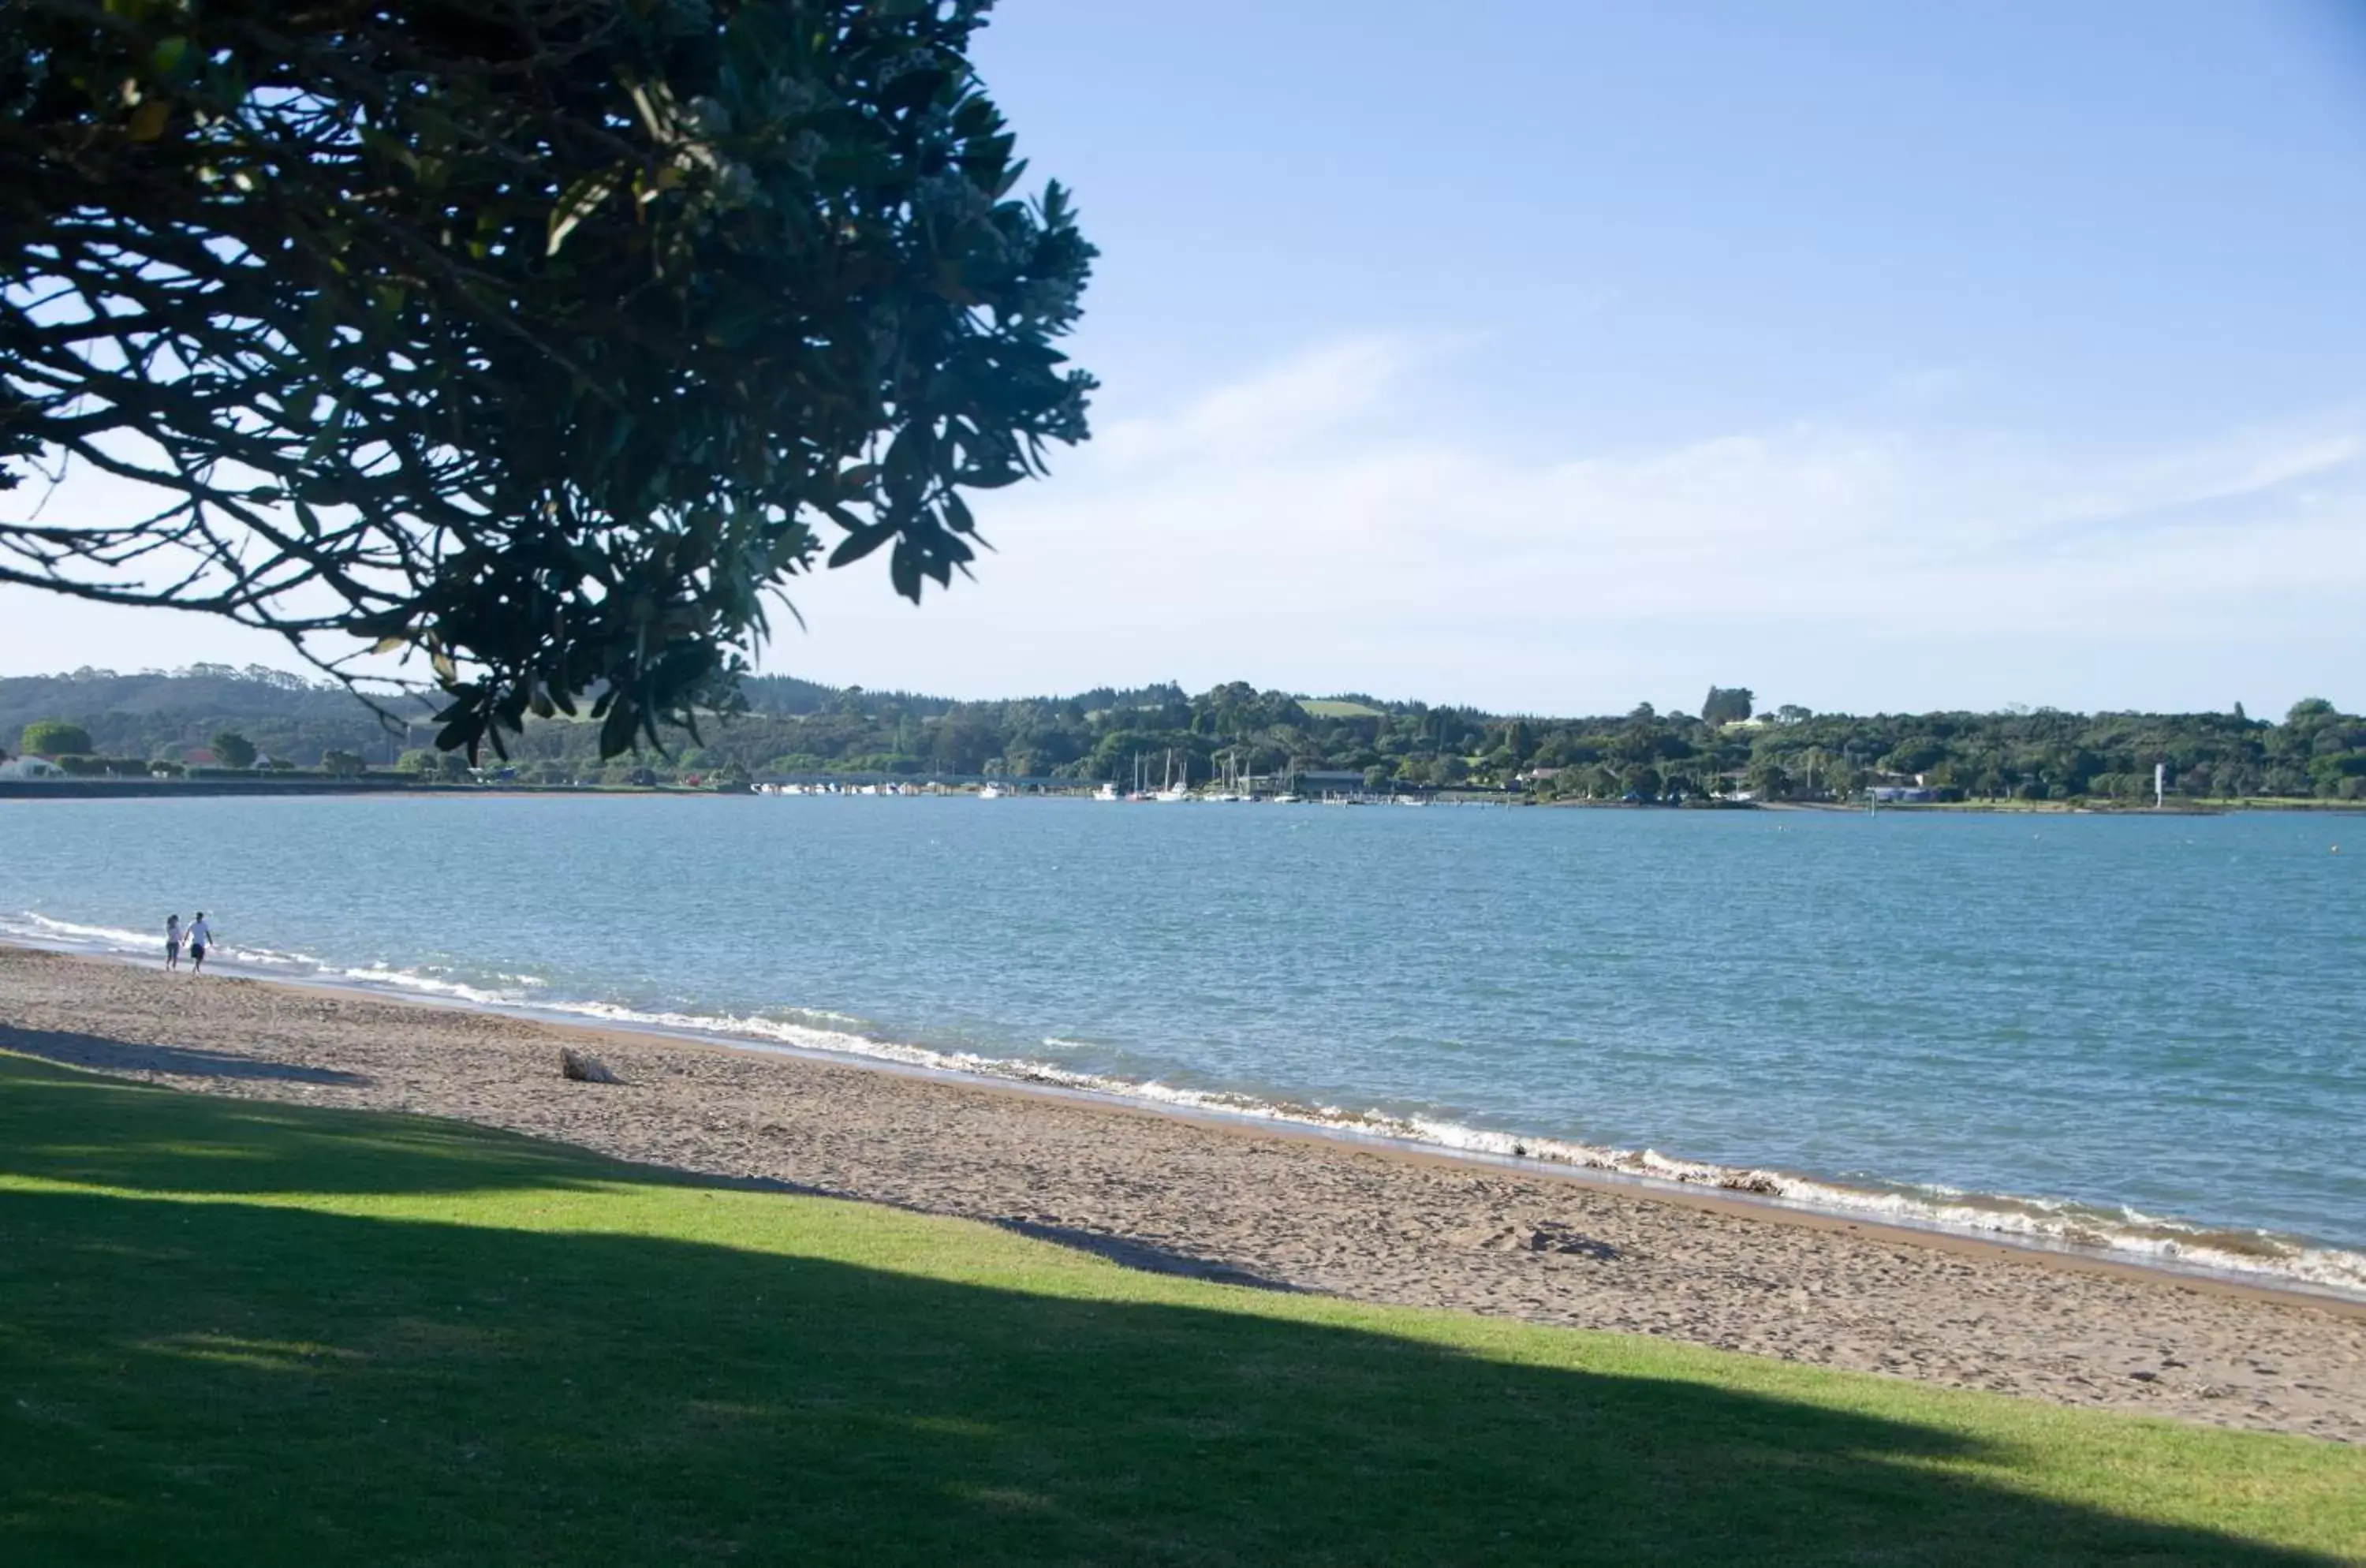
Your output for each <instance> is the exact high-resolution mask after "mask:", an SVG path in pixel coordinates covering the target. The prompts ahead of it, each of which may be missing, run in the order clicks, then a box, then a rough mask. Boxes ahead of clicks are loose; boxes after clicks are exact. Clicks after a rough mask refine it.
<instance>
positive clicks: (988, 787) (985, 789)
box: [977, 784, 1002, 800]
mask: <svg viewBox="0 0 2366 1568" xmlns="http://www.w3.org/2000/svg"><path fill="white" fill-rule="evenodd" d="M977 797H978V798H979V799H980V800H1000V799H1001V798H1002V786H1001V785H999V784H980V785H978V786H977Z"/></svg>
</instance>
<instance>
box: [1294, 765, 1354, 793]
mask: <svg viewBox="0 0 2366 1568" xmlns="http://www.w3.org/2000/svg"><path fill="white" fill-rule="evenodd" d="M1298 787H1299V788H1301V789H1308V790H1313V791H1314V792H1316V793H1317V794H1322V795H1329V794H1342V795H1352V794H1354V793H1355V792H1356V791H1358V790H1359V789H1362V788H1363V787H1364V775H1363V773H1361V772H1360V771H1358V770H1357V769H1354V768H1309V769H1307V770H1306V771H1305V772H1304V773H1300V774H1299V775H1298Z"/></svg>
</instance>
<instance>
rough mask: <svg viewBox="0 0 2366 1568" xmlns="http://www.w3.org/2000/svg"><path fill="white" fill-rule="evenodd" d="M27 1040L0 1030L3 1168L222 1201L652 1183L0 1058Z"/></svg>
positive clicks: (363, 1114)
mask: <svg viewBox="0 0 2366 1568" xmlns="http://www.w3.org/2000/svg"><path fill="white" fill-rule="evenodd" d="M22 1035H23V1032H21V1031H17V1032H6V1033H0V1047H5V1048H6V1049H0V1170H6V1171H7V1172H9V1173H12V1174H15V1175H19V1176H33V1177H41V1178H45V1179H50V1180H54V1181H73V1182H81V1183H84V1184H87V1185H91V1186H97V1187H122V1188H130V1189H135V1190H141V1191H157V1192H183V1191H192V1192H224V1193H231V1192H235V1193H261V1192H349V1193H350V1192H444V1191H473V1190H481V1189H484V1188H488V1187H524V1186H551V1185H556V1184H559V1183H564V1182H568V1181H576V1182H584V1181H596V1180H603V1179H610V1180H613V1179H637V1180H651V1179H659V1178H658V1177H656V1176H654V1175H653V1174H652V1173H649V1172H647V1171H643V1170H639V1169H637V1168H631V1167H625V1166H622V1165H618V1164H614V1163H613V1162H610V1161H607V1160H603V1159H601V1158H600V1157H599V1156H595V1155H591V1154H587V1153H584V1152H583V1151H581V1150H579V1149H570V1148H568V1147H566V1146H565V1145H558V1144H548V1143H543V1142H540V1141H538V1140H536V1139H533V1138H527V1137H522V1136H519V1135H517V1134H511V1133H503V1132H499V1131H496V1130H494V1129H490V1128H485V1127H479V1126H476V1125H473V1124H471V1123H468V1122H445V1121H439V1120H436V1119H434V1118H432V1117H424V1116H387V1115H382V1114H379V1113H377V1112H372V1111H336V1110H330V1109H326V1108H322V1107H316V1106H292V1105H282V1104H276V1103H274V1102H272V1101H269V1100H231V1099H218V1098H215V1097H212V1096H208V1095H192V1094H185V1093H180V1092H177V1091H175V1090H173V1089H164V1088H161V1087H158V1086H156V1085H152V1084H141V1083H130V1082H127V1081H125V1080H123V1079H120V1078H107V1077H97V1076H95V1075H93V1074H90V1073H84V1072H78V1071H74V1070H72V1069H70V1068H65V1067H60V1066H55V1065H53V1064H52V1063H51V1062H50V1061H48V1060H44V1059H38V1058H35V1057H32V1056H23V1055H7V1054H6V1050H7V1049H15V1048H16V1040H17V1039H18V1038H21V1037H22ZM51 1038H52V1039H54V1038H59V1037H57V1036H51ZM65 1038H81V1037H79V1036H67V1037H65ZM95 1125H103V1126H104V1129H105V1136H104V1137H92V1136H90V1135H89V1134H88V1129H90V1128H92V1127H93V1126H95Z"/></svg>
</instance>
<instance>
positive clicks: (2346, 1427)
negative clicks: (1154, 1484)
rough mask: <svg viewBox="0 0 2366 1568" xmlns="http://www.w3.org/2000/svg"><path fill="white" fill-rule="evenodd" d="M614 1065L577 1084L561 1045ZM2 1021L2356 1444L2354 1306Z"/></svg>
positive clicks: (1200, 1124)
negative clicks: (580, 1073) (573, 1059)
mask: <svg viewBox="0 0 2366 1568" xmlns="http://www.w3.org/2000/svg"><path fill="white" fill-rule="evenodd" d="M566 1044H574V1045H577V1046H579V1047H583V1048H588V1049H591V1050H592V1051H594V1052H596V1053H597V1054H598V1055H600V1057H601V1058H602V1059H603V1060H604V1061H605V1062H606V1063H607V1064H608V1065H609V1066H612V1067H614V1069H615V1070H616V1071H617V1072H618V1073H619V1074H620V1075H621V1076H622V1077H624V1078H625V1080H626V1081H625V1083H624V1084H622V1085H617V1086H600V1085H590V1084H581V1083H574V1082H569V1081H567V1080H566V1079H564V1078H562V1077H561V1076H560V1074H559V1072H558V1052H559V1049H560V1047H561V1046H562V1045H566ZM0 1048H6V1049H9V1050H15V1051H21V1052H26V1053H28V1054H31V1055H39V1056H43V1057H46V1058H49V1059H51V1060H54V1061H58V1062H62V1063H68V1064H72V1065H75V1066H85V1067H90V1068H94V1069H96V1070H99V1071H103V1072H108V1073H115V1074H120V1075H124V1076H128V1077H139V1078H143V1079H148V1080H151V1081H154V1082H158V1083H165V1084H170V1085H173V1086H174V1087H176V1088H181V1089H195V1090H198V1091H201V1092H206V1093H212V1094H224V1095H232V1096H242V1097H249V1098H257V1099H269V1100H294V1101H303V1102H307V1103H313V1104H323V1105H342V1106H352V1107H366V1108H371V1109H377V1110H389V1111H416V1112H422V1113H426V1114H432V1115H438V1116H448V1117H456V1118H460V1119H464V1120H468V1121H471V1122H482V1123H486V1124H489V1125H493V1126H499V1127H504V1128H509V1129H512V1130H514V1131H517V1132H521V1133H526V1134H534V1135H536V1136H541V1137H548V1138H553V1139H558V1140H563V1141H565V1142H568V1143H570V1144H575V1145H582V1146H584V1147H588V1148H591V1149H596V1150H599V1151H602V1152H603V1153H606V1154H609V1155H613V1156H618V1157H621V1158H625V1159H631V1160H638V1161H644V1162H648V1163H654V1164H659V1165H665V1166H670V1167H675V1168H682V1169H684V1170H690V1171H696V1172H701V1173H706V1174H711V1175H716V1176H724V1177H731V1178H739V1179H763V1180H771V1181H778V1182H783V1183H787V1184H792V1185H794V1186H796V1187H799V1188H803V1189H808V1190H817V1191H821V1192H826V1193H829V1194H833V1195H838V1196H843V1197H848V1198H857V1199H864V1200H869V1201H879V1202H886V1203H895V1204H899V1205H903V1206H906V1207H909V1208H913V1209H918V1210H924V1211H927V1212H929V1213H942V1214H953V1215H960V1216H964V1217H968V1218H974V1219H980V1220H986V1221H990V1222H994V1223H997V1224H1007V1225H1010V1226H1014V1227H1017V1228H1020V1229H1024V1230H1027V1231H1029V1232H1031V1233H1032V1234H1036V1235H1044V1236H1047V1237H1049V1238H1052V1239H1054V1240H1060V1241H1065V1242H1067V1243H1069V1244H1071V1245H1076V1246H1083V1247H1091V1248H1093V1249H1094V1250H1097V1251H1101V1252H1103V1253H1105V1254H1107V1255H1109V1256H1111V1257H1115V1258H1120V1259H1121V1260H1123V1261H1127V1262H1130V1263H1132V1264H1134V1265H1137V1266H1141V1267H1147V1268H1157V1269H1177V1270H1186V1271H1190V1272H1194V1273H1200V1274H1204V1275H1208V1276H1210V1277H1213V1278H1218V1279H1229V1280H1238V1281H1242V1282H1252V1283H1261V1284H1265V1285H1269V1286H1274V1287H1278V1288H1287V1289H1294V1290H1304V1291H1317V1292H1330V1293H1334V1294H1337V1295H1343V1296H1349V1297H1355V1298H1358V1299H1364V1300H1369V1301H1378V1302H1393V1303H1410V1304H1416V1305H1424V1306H1437V1307H1451V1308H1459V1309H1464V1310H1468V1311H1474V1312H1481V1313H1490V1314H1505V1315H1511V1316H1516V1317H1521V1318H1527V1319H1530V1320H1534V1321H1538V1322H1545V1323H1557V1324H1566V1325H1574V1326H1579V1327H1585V1328H1598V1329H1613V1330H1619V1331H1624V1332H1630V1333H1642V1334H1653V1335H1660V1336H1663V1337H1670V1338H1675V1339H1684V1340H1690V1341H1695V1342H1697V1343H1700V1344H1705V1345H1713V1346H1718V1347H1722V1348H1729V1349H1736V1350H1744V1351H1749V1352H1752V1353H1755V1354H1760V1355H1768V1356H1776V1357H1781V1358H1783V1359H1791V1360H1797V1361H1804V1362H1810V1363H1814V1364H1818V1365H1824V1366H1832V1367H1842V1368H1849V1369H1853V1370H1858V1371H1874V1372H1884V1373H1890V1374H1894V1375H1898V1376H1904V1377H1911V1378H1918V1379H1921V1380H1924V1381H1927V1382H1934V1383H1942V1384H1947V1385H1953V1386H1960V1387H1968V1388H1980V1389H1989V1390H1995V1391H1999V1392H2002V1393H2015V1394H2021V1395H2026V1396H2030V1397H2034V1398H2041V1399H2049V1400H2054V1401H2057V1402H2060V1403H2063V1404H2079V1405H2090V1406H2110V1407H2114V1408H2121V1409H2126V1410H2133V1411H2141V1412H2145V1413H2148V1414H2153V1415H2158V1416H2175V1417H2180V1418H2184V1419H2190V1420H2196V1421H2204V1422H2212V1423H2217V1424H2221V1425H2226V1426H2236V1427H2257V1428H2264V1429H2271V1430H2279V1431H2288V1432H2300V1433H2307V1434H2311V1435H2315V1436H2319V1437H2327V1438H2339V1439H2342V1440H2345V1441H2352V1442H2356V1441H2366V1305H2360V1304H2354V1303H2346V1302H2329V1301H2322V1300H2317V1299H2314V1298H2309V1297H2304V1296H2300V1295H2297V1294H2287V1293H2282V1292H2274V1291H2271V1290H2266V1289H2256V1288H2251V1287H2248V1286H2243V1285H2238V1284H2225V1283H2221V1282H2219V1281H2216V1280H2202V1279H2191V1278H2186V1277H2181V1276H2177V1275H2172V1274H2169V1273H2166V1272H2160V1271H2154V1270H2148V1269H2141V1268H2137V1267H2134V1266H2129V1265H2124V1264H2118V1263H2113V1262H2108V1261H2104V1260H2101V1259H2089V1258H2079V1257H2065V1256H2058V1255H2053V1254H2045V1253H2037V1252H2031V1251H2026V1250H2022V1249H2019V1248H2014V1247H2005V1246H2000V1245H1997V1244H1994V1243H1989V1242H1981V1241H1977V1240H1973V1239H1958V1238H1955V1237H1948V1236H1934V1235H1923V1234H1921V1233H1916V1232H1910V1231H1904V1230H1896V1229H1891V1228H1888V1227H1885V1226H1881V1225H1878V1224H1868V1223H1859V1222H1852V1221H1847V1220H1841V1219H1827V1218H1823V1217H1820V1216H1816V1215H1808V1214H1800V1213H1792V1212H1786V1211H1781V1210H1774V1209H1768V1208H1765V1207H1763V1206H1758V1205H1752V1204H1750V1203H1748V1202H1745V1201H1736V1200H1732V1199H1729V1198H1724V1197H1719V1196H1717V1195H1714V1194H1707V1193H1702V1194H1692V1193H1672V1194H1662V1193H1660V1192H1657V1191H1643V1190H1635V1189H1631V1188H1627V1187H1622V1186H1620V1185H1618V1184H1617V1183H1615V1182H1610V1181H1606V1180H1600V1179H1583V1178H1580V1177H1572V1176H1569V1175H1564V1174H1561V1173H1560V1172H1557V1171H1553V1170H1548V1169H1538V1171H1536V1172H1535V1173H1533V1174H1531V1173H1530V1172H1528V1171H1527V1170H1523V1169H1515V1168H1501V1167H1495V1166H1488V1165H1479V1164H1472V1163H1469V1162H1464V1161H1459V1160H1455V1159H1452V1158H1448V1157H1443V1156H1429V1155H1425V1154H1422V1153H1420V1152H1418V1151H1414V1150H1410V1149H1405V1150H1400V1149H1395V1148H1387V1147H1372V1146H1367V1145H1358V1144H1352V1143H1346V1142H1342V1141H1339V1140H1335V1139H1328V1138H1324V1137H1320V1136H1315V1135H1311V1134H1296V1133H1293V1132H1290V1131H1288V1130H1282V1129H1270V1128H1266V1127H1260V1126H1256V1125H1233V1124H1230V1123H1221V1122H1207V1121H1203V1120H1192V1119H1186V1118H1181V1117H1176V1116H1168V1115H1162V1114H1159V1113H1157V1112H1155V1111H1147V1110H1142V1109H1137V1108H1133V1107H1130V1106H1122V1105H1112V1104H1106V1103H1101V1102H1098V1101H1094V1100H1086V1099H1081V1098H1076V1097H1066V1096H1054V1095H1047V1094H1038V1093H1031V1092H1029V1091H1026V1090H1024V1089H1014V1088H1009V1087H1004V1086H998V1085H993V1084H986V1083H970V1082H963V1081H947V1080H944V1079H941V1078H931V1077H915V1076H911V1075H907V1074H901V1073H896V1072H892V1071H885V1070H881V1069H878V1068H874V1067H871V1066H862V1065H857V1064H851V1063H849V1064H839V1063H837V1062H829V1061H815V1060H811V1059H806V1058H801V1057H794V1056H785V1055H772V1054H767V1053H760V1052H754V1051H743V1050H738V1049H734V1048H731V1047H728V1046H724V1045H710V1044H706V1043H700V1042H694V1041H686V1040H677V1039H671V1038H668V1037H664V1036H658V1035H638V1034H627V1033H622V1032H609V1031H597V1030H591V1029H579V1028H572V1027H568V1026H562V1025H556V1024H546V1023H543V1022H540V1021H529V1020H522V1019H518V1018H514V1017H511V1016H506V1015H501V1014H497V1013H490V1012H478V1011H471V1010H464V1009H458V1008H445V1007H434V1006H422V1005H411V1004H405V1003H401V1002H395V1001H387V1000H381V999H379V998H374V997H366V996H355V995H352V994H349V993H340V992H333V991H329V990H324V989H319V988H312V987H295V986H283V985H276V984H270V983H265V982H261V981H255V980H250V979H243V978H235V977H228V976H206V977H205V978H204V979H202V980H197V981H191V980H189V979H188V978H187V977H186V976H167V975H165V974H163V973H162V972H160V971H157V970H154V969H150V968H146V967H142V966H138V965H133V964H120V963H107V962H102V961H99V960H95V959H86V958H79V957H72V956H65V955H60V954H54V953H37V952H31V951H27V950H23V949H11V948H0Z"/></svg>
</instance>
